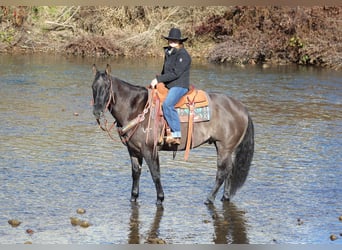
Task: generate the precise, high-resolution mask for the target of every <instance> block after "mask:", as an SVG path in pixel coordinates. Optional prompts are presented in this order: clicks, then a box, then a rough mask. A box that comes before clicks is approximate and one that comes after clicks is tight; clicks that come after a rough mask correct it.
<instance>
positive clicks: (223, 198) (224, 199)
mask: <svg viewBox="0 0 342 250" xmlns="http://www.w3.org/2000/svg"><path fill="white" fill-rule="evenodd" d="M221 201H222V202H230V198H229V197H228V198H227V197H225V196H222V198H221Z"/></svg>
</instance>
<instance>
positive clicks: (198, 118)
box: [176, 106, 210, 122]
mask: <svg viewBox="0 0 342 250" xmlns="http://www.w3.org/2000/svg"><path fill="white" fill-rule="evenodd" d="M176 110H177V113H178V116H179V120H180V122H188V121H189V113H190V109H189V108H176ZM209 120H210V109H209V106H205V107H199V108H195V109H194V122H204V121H209Z"/></svg>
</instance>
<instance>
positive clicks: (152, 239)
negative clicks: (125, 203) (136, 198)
mask: <svg viewBox="0 0 342 250" xmlns="http://www.w3.org/2000/svg"><path fill="white" fill-rule="evenodd" d="M207 208H208V211H209V214H210V216H211V218H212V222H213V226H214V232H215V233H214V238H213V242H214V243H215V244H248V238H247V232H246V225H245V224H246V221H245V217H244V212H243V211H241V210H238V208H237V207H236V206H235V205H234V204H233V203H231V202H223V203H222V209H217V208H216V207H215V205H213V204H209V205H207ZM163 213H164V209H163V207H162V206H157V207H156V213H155V215H154V219H153V221H152V223H151V226H150V229H149V231H148V232H147V235H146V236H145V237H144V239H141V235H140V232H139V228H140V220H139V205H138V203H136V202H133V203H132V205H131V217H130V223H129V227H130V231H129V235H128V243H129V244H140V243H159V244H160V243H162V244H163V243H166V242H164V241H163V240H162V239H160V238H158V237H159V235H158V233H159V226H160V221H161V219H162V217H163ZM194 243H196V242H194Z"/></svg>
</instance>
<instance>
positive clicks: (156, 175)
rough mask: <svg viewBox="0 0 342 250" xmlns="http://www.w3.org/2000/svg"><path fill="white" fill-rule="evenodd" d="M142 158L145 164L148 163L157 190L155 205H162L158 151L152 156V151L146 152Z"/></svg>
mask: <svg viewBox="0 0 342 250" xmlns="http://www.w3.org/2000/svg"><path fill="white" fill-rule="evenodd" d="M144 159H145V161H146V164H147V165H148V167H149V169H150V172H151V176H152V180H153V182H154V185H155V187H156V191H157V202H156V204H157V205H162V203H163V201H164V191H163V187H162V184H161V180H160V165H159V155H158V153H156V156H155V157H153V156H152V152H150V151H149V152H146V153H145V154H144Z"/></svg>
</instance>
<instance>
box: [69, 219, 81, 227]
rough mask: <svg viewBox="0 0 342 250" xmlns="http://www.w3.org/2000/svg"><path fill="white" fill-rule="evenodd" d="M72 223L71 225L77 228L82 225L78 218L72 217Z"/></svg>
mask: <svg viewBox="0 0 342 250" xmlns="http://www.w3.org/2000/svg"><path fill="white" fill-rule="evenodd" d="M70 222H71V225H73V226H77V225H79V224H80V223H81V220H80V219H78V218H76V217H70Z"/></svg>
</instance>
